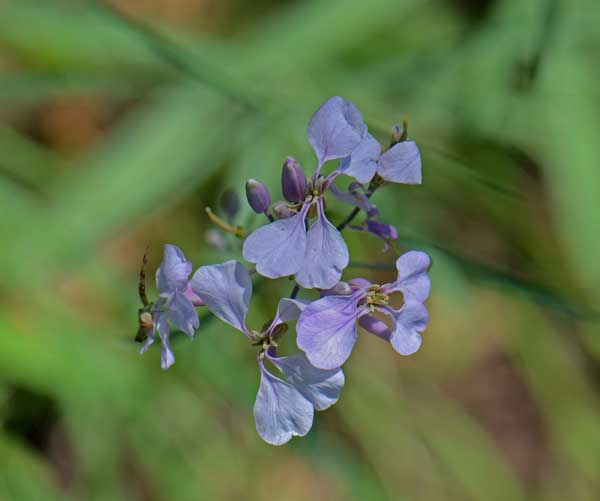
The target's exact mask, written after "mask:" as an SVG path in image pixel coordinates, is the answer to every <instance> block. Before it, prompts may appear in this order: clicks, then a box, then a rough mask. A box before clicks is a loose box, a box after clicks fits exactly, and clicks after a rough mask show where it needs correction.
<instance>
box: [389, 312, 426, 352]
mask: <svg viewBox="0 0 600 501" xmlns="http://www.w3.org/2000/svg"><path fill="white" fill-rule="evenodd" d="M393 319H394V326H393V328H392V335H391V337H390V342H391V343H392V346H393V347H394V349H395V350H396V351H397V352H398V353H400V354H401V355H412V354H413V353H415V352H417V351H418V350H419V348H420V347H421V343H422V342H423V339H422V338H421V334H420V332H423V331H424V330H425V328H426V327H427V324H428V323H429V313H428V311H427V308H425V305H424V304H423V303H420V302H418V301H408V302H406V303H405V304H404V306H403V307H402V308H401V309H400V310H399V311H397V312H394V315H393Z"/></svg>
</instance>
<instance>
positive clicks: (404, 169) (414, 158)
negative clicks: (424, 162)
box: [377, 140, 422, 184]
mask: <svg viewBox="0 0 600 501" xmlns="http://www.w3.org/2000/svg"><path fill="white" fill-rule="evenodd" d="M377 172H378V174H379V175H380V176H381V177H382V178H383V179H385V180H386V181H390V182H392V183H404V184H421V180H422V177H421V153H420V152H419V148H418V147H417V145H416V143H415V142H414V141H410V140H409V141H402V142H401V143H398V144H396V145H394V146H392V147H391V148H390V149H389V150H387V151H386V152H384V153H383V154H382V155H381V158H380V159H379V165H378V167H377Z"/></svg>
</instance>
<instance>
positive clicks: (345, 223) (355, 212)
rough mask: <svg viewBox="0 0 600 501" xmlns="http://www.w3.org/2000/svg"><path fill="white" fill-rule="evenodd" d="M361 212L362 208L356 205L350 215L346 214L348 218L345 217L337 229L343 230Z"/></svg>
mask: <svg viewBox="0 0 600 501" xmlns="http://www.w3.org/2000/svg"><path fill="white" fill-rule="evenodd" d="M359 212H360V208H359V207H354V209H353V210H352V212H351V213H350V214H348V216H346V219H344V220H343V221H342V222H341V223H340V224H338V225H337V230H338V231H342V230H343V229H344V228H345V227H346V226H348V225H349V224H350V223H351V222H352V221H353V220H354V218H355V217H356V216H358V213H359Z"/></svg>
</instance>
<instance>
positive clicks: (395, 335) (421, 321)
mask: <svg viewBox="0 0 600 501" xmlns="http://www.w3.org/2000/svg"><path fill="white" fill-rule="evenodd" d="M430 264H431V260H430V258H429V256H428V255H427V254H425V253H424V252H419V251H410V252H407V253H406V254H403V255H402V256H400V257H399V258H398V260H397V261H396V268H397V270H398V278H397V279H396V281H394V282H392V283H389V284H384V285H381V286H380V285H376V284H372V283H371V282H369V281H368V280H365V279H362V278H361V279H354V280H351V281H350V282H349V283H348V284H346V286H345V287H339V286H338V290H340V291H344V289H346V288H347V289H348V290H347V292H346V293H341V294H337V293H336V292H333V294H327V295H325V296H324V297H322V298H321V299H319V300H317V301H314V302H313V303H311V304H309V305H308V306H306V307H305V308H304V309H303V311H302V313H301V315H300V318H299V319H298V324H297V327H296V329H297V332H298V337H297V343H298V346H299V347H300V349H301V350H303V351H304V352H305V353H306V356H307V357H308V360H309V361H310V363H311V364H312V365H314V366H315V367H319V368H321V369H328V370H331V369H335V368H337V367H340V366H341V365H342V364H343V363H344V362H345V361H346V360H347V359H348V357H349V356H350V353H351V352H352V348H353V347H354V344H355V343H356V340H357V338H358V329H357V327H358V324H359V322H360V324H361V325H362V326H363V327H365V328H366V329H367V330H369V331H371V332H373V333H374V334H376V335H378V336H379V337H382V338H383V339H386V340H388V341H389V342H390V343H391V345H392V346H393V348H394V349H395V350H396V351H397V352H398V353H400V354H402V355H411V354H413V353H415V352H416V351H417V350H418V349H419V348H420V346H421V342H422V339H421V334H420V333H421V332H422V331H423V330H425V328H426V326H427V323H428V321H429V314H428V312H427V309H426V308H425V305H424V304H423V303H424V301H425V300H426V299H427V297H428V296H429V289H430V279H429V275H428V273H427V270H428V268H429V266H430ZM394 292H401V293H402V296H403V298H404V305H403V306H402V307H401V308H400V309H394V308H392V307H391V306H390V305H389V300H390V295H391V294H392V293H394ZM376 311H379V312H381V313H384V314H385V315H387V316H389V317H390V319H391V328H387V325H386V324H385V323H384V322H382V321H380V320H378V319H377V318H375V317H373V316H371V314H372V313H374V312H376Z"/></svg>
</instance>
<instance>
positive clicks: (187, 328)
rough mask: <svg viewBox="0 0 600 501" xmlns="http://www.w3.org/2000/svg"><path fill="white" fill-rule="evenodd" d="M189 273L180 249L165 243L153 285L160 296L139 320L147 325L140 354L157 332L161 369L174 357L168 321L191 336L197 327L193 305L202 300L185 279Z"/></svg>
mask: <svg viewBox="0 0 600 501" xmlns="http://www.w3.org/2000/svg"><path fill="white" fill-rule="evenodd" d="M191 272H192V263H190V262H189V261H188V260H187V259H186V258H185V256H184V255H183V252H181V249H179V247H177V246H175V245H170V244H166V245H165V247H164V256H163V261H162V263H161V265H160V266H159V268H158V270H157V271H156V286H157V288H158V291H159V292H160V298H159V299H158V301H156V302H155V303H152V304H151V305H149V309H148V311H144V312H143V313H142V314H141V316H140V320H141V321H142V322H144V324H145V325H147V335H148V337H147V339H146V342H145V344H144V346H142V349H141V351H140V353H141V354H144V353H145V352H146V351H147V350H148V348H149V347H150V345H151V344H152V343H154V338H155V336H156V334H157V333H158V335H159V337H160V340H161V343H162V353H161V364H160V366H161V367H162V368H163V369H164V370H166V369H168V368H169V367H171V365H173V364H174V363H175V356H174V355H173V352H172V351H171V347H170V345H169V336H170V333H171V330H170V328H169V322H170V323H171V324H173V325H174V326H175V327H176V328H177V329H179V330H181V331H183V332H185V333H186V334H187V335H188V336H190V337H193V336H194V332H195V330H196V329H197V328H198V327H199V326H200V319H199V318H198V313H197V312H196V308H195V306H201V305H202V304H203V303H202V301H201V300H200V298H199V297H198V296H197V295H196V294H195V293H194V292H193V290H192V288H191V283H190V281H189V280H188V277H189V276H190V273H191Z"/></svg>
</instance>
